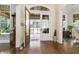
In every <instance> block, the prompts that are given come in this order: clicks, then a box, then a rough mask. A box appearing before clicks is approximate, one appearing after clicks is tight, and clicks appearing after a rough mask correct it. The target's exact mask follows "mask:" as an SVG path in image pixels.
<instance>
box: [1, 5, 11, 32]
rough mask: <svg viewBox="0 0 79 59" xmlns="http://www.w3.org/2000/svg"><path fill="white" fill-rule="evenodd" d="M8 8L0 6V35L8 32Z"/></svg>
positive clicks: (7, 6)
mask: <svg viewBox="0 0 79 59" xmlns="http://www.w3.org/2000/svg"><path fill="white" fill-rule="evenodd" d="M9 21H10V6H9V5H0V33H4V32H6V33H7V32H9V31H10V23H9Z"/></svg>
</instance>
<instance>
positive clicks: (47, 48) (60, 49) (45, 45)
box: [18, 41, 79, 54]
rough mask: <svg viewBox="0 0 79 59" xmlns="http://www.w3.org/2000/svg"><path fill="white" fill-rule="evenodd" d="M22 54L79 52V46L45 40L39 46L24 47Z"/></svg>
mask: <svg viewBox="0 0 79 59" xmlns="http://www.w3.org/2000/svg"><path fill="white" fill-rule="evenodd" d="M18 53H20V54H78V53H79V48H77V47H71V46H66V45H63V44H59V43H57V42H51V41H43V42H41V46H40V47H37V48H24V49H23V50H22V51H19V52H18Z"/></svg>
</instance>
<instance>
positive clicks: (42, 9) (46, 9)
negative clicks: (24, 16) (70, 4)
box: [30, 6, 49, 11]
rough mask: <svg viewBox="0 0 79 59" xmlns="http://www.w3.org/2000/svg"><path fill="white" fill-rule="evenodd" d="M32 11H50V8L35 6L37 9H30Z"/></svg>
mask: <svg viewBox="0 0 79 59" xmlns="http://www.w3.org/2000/svg"><path fill="white" fill-rule="evenodd" d="M30 10H40V11H49V9H48V8H46V7H43V6H35V7H32V8H30Z"/></svg>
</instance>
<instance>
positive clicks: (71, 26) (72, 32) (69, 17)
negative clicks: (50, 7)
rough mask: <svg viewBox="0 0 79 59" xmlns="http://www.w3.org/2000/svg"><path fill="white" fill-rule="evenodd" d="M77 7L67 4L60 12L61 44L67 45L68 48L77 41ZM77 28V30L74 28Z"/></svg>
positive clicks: (76, 5) (78, 13) (78, 21)
mask: <svg viewBox="0 0 79 59" xmlns="http://www.w3.org/2000/svg"><path fill="white" fill-rule="evenodd" d="M78 7H79V5H78V4H69V5H66V6H65V7H64V8H63V10H62V33H63V34H62V37H63V43H69V44H68V46H73V45H74V40H75V39H79V37H78V32H77V31H76V30H78V28H79V26H78V23H79V19H78V17H79V16H78V15H79V8H78ZM76 26H77V28H76Z"/></svg>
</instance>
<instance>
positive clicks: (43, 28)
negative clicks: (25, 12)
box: [29, 6, 51, 47]
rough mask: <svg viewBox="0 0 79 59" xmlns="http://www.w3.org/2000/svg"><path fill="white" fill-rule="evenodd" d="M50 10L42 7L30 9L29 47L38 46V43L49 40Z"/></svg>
mask: <svg viewBox="0 0 79 59" xmlns="http://www.w3.org/2000/svg"><path fill="white" fill-rule="evenodd" d="M50 13H51V12H50V10H49V9H48V8H47V7H44V6H33V7H31V8H30V17H29V18H30V45H33V47H34V46H35V45H38V46H40V41H46V40H50V39H51V38H50V37H51V34H50V33H51V29H50V25H51V23H50Z"/></svg>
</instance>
